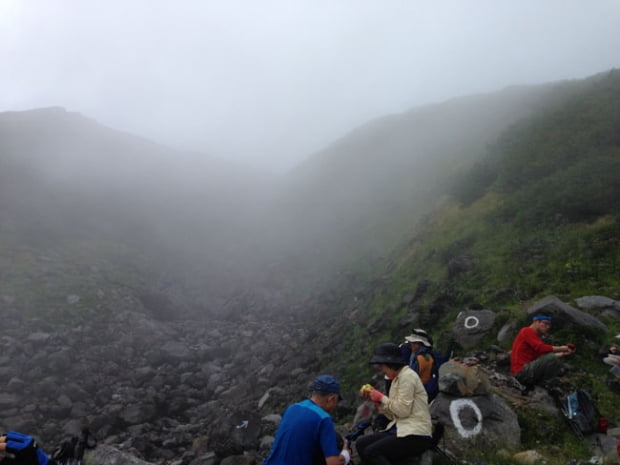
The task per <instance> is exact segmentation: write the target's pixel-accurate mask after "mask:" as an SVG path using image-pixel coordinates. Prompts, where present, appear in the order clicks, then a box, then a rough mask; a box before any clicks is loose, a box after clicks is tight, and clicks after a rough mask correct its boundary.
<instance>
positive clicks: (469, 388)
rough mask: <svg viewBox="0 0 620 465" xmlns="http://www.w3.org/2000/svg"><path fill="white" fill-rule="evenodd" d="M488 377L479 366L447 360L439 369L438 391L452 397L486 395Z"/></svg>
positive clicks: (488, 387)
mask: <svg viewBox="0 0 620 465" xmlns="http://www.w3.org/2000/svg"><path fill="white" fill-rule="evenodd" d="M489 389H490V385H489V377H488V375H487V373H486V372H485V370H484V369H483V368H482V367H481V366H479V365H474V366H468V365H465V364H463V363H460V362H458V361H456V360H448V361H447V362H446V363H444V364H443V365H441V366H440V367H439V391H440V392H443V393H445V394H448V395H452V396H459V397H471V396H474V395H482V394H488V393H489Z"/></svg>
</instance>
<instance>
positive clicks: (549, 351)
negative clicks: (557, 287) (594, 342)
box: [510, 315, 575, 390]
mask: <svg viewBox="0 0 620 465" xmlns="http://www.w3.org/2000/svg"><path fill="white" fill-rule="evenodd" d="M550 328H551V317H550V316H546V315H535V316H534V318H533V321H532V324H531V325H529V326H526V327H525V328H522V329H521V331H519V334H517V337H516V338H515V340H514V342H513V343H512V352H511V354H510V369H511V372H512V375H513V376H514V377H515V378H517V381H519V383H521V384H522V385H524V386H525V387H526V389H528V390H529V389H531V388H532V387H533V386H534V385H535V384H540V383H541V382H543V381H545V380H548V379H551V378H554V377H556V376H557V375H558V374H559V373H560V371H561V369H562V363H561V362H560V360H559V357H564V356H566V355H571V354H573V353H575V345H574V344H567V345H564V346H552V345H550V344H545V343H544V342H543V341H542V339H541V337H542V336H544V335H545V334H547V333H548V332H549V329H550Z"/></svg>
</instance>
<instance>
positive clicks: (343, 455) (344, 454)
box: [325, 439, 351, 465]
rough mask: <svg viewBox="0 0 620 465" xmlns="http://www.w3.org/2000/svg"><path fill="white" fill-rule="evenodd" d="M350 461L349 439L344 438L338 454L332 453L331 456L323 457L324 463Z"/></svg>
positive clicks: (346, 462) (337, 463) (334, 464)
mask: <svg viewBox="0 0 620 465" xmlns="http://www.w3.org/2000/svg"><path fill="white" fill-rule="evenodd" d="M350 461H351V449H350V448H349V441H347V440H346V439H345V440H344V446H343V448H342V450H341V451H340V454H339V455H332V456H331V457H325V463H326V464H327V465H345V464H348V463H349V462H350Z"/></svg>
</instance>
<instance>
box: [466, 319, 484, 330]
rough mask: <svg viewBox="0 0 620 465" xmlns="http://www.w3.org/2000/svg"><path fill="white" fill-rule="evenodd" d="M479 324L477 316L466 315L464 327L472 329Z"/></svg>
mask: <svg viewBox="0 0 620 465" xmlns="http://www.w3.org/2000/svg"><path fill="white" fill-rule="evenodd" d="M479 324H480V320H479V319H478V317H477V316H468V317H467V318H465V323H464V325H465V329H473V328H476V327H478V325H479Z"/></svg>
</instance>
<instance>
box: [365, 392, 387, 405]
mask: <svg viewBox="0 0 620 465" xmlns="http://www.w3.org/2000/svg"><path fill="white" fill-rule="evenodd" d="M368 397H369V398H370V400H372V401H373V402H374V403H375V404H380V403H381V399H383V393H382V392H380V391H377V390H376V389H371V390H370V391H369V392H368Z"/></svg>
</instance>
